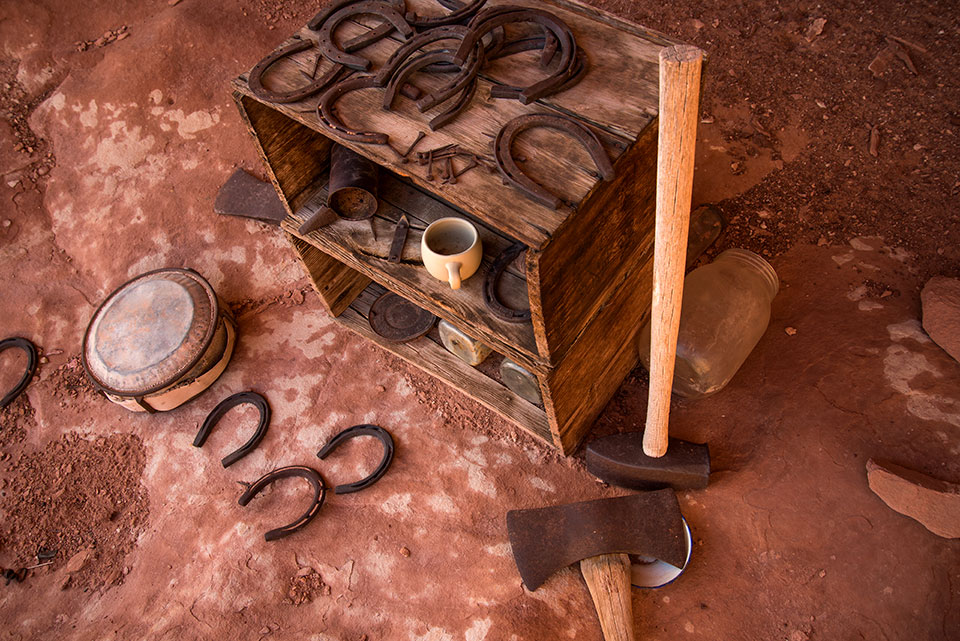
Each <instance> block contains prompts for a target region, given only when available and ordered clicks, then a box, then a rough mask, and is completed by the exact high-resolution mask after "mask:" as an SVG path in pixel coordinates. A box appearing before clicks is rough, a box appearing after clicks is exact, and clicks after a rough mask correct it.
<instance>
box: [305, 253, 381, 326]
mask: <svg viewBox="0 0 960 641" xmlns="http://www.w3.org/2000/svg"><path fill="white" fill-rule="evenodd" d="M288 237H289V239H290V243H291V244H292V245H293V249H294V250H295V251H296V252H297V256H298V257H299V258H300V264H301V265H303V268H304V270H306V272H307V276H309V277H310V281H311V282H312V283H313V288H314V289H315V290H317V293H318V294H320V300H321V301H322V302H323V306H324V307H326V308H327V311H329V312H330V314H331V315H333V316H339V315H340V314H342V313H343V312H344V311H345V310H346V309H347V307H349V306H350V303H352V302H353V301H354V299H356V297H357V296H359V295H360V293H361V292H362V291H363V290H364V289H366V287H367V285H369V284H370V279H369V278H367V277H366V276H364V275H363V274H361V273H359V272H357V271H354V270H353V269H350V268H349V267H347V266H346V265H344V264H343V263H341V262H340V261H339V260H337V259H336V258H333V257H332V256H328V255H327V254H324V253H323V252H322V251H320V250H319V249H317V248H316V247H314V246H313V245H311V244H309V243H307V242H304V241H302V240H300V239H299V238H297V237H296V236H291V235H289V234H288Z"/></svg>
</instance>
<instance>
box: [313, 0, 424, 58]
mask: <svg viewBox="0 0 960 641" xmlns="http://www.w3.org/2000/svg"><path fill="white" fill-rule="evenodd" d="M359 15H373V16H377V17H378V18H382V19H383V20H384V21H385V23H386V24H389V25H391V26H392V28H393V29H395V30H396V31H397V33H399V34H400V36H401V37H402V38H403V39H404V40H407V39H409V38H411V37H412V36H413V35H414V31H413V28H412V27H411V26H410V25H409V24H407V22H406V20H404V19H403V16H401V15H400V12H399V11H397V9H395V8H394V6H391V4H390V3H387V2H381V1H380V0H363V1H362V2H354V3H350V4H347V5H345V6H342V7H340V8H339V9H338V10H337V11H335V12H334V13H333V14H332V15H330V16H328V17H326V19H324V20H323V21H322V24H320V23H319V22H318V23H317V24H318V26H319V29H317V42H318V45H319V47H320V51H322V52H323V55H324V56H326V57H327V59H328V60H330V61H331V62H336V63H339V64H341V65H343V66H345V67H349V68H351V69H354V70H356V71H367V70H368V69H370V65H371V62H370V61H369V60H367V59H366V58H364V57H362V56H357V55H354V54H352V53H348V52H346V51H343V50H341V49H339V48H338V47H337V44H336V43H335V42H334V40H333V32H334V31H335V30H336V29H337V27H338V26H340V24H341V23H343V22H345V21H346V20H347V19H349V18H352V17H353V16H359ZM310 24H313V21H311V22H310ZM310 24H308V25H307V26H308V27H309V26H310ZM310 28H311V29H312V28H313V27H310ZM388 33H389V32H388ZM384 35H386V34H384ZM370 37H371V36H370V35H369V34H367V35H366V38H370ZM379 37H383V36H379ZM364 42H365V44H364V45H363V46H366V45H367V44H370V42H372V40H371V41H370V42H366V41H364ZM351 46H352V47H354V50H357V49H360V48H362V47H360V46H359V45H358V43H357V41H356V39H354V41H352V42H351Z"/></svg>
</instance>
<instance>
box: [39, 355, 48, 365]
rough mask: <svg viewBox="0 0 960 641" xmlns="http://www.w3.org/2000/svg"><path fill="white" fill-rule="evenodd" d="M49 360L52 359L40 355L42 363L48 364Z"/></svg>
mask: <svg viewBox="0 0 960 641" xmlns="http://www.w3.org/2000/svg"><path fill="white" fill-rule="evenodd" d="M49 362H50V359H49V358H47V357H46V356H41V357H40V364H41V365H46V364H47V363H49Z"/></svg>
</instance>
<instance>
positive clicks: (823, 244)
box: [817, 236, 830, 247]
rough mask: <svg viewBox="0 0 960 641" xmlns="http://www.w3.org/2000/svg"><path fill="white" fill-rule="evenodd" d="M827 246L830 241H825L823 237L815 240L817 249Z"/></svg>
mask: <svg viewBox="0 0 960 641" xmlns="http://www.w3.org/2000/svg"><path fill="white" fill-rule="evenodd" d="M829 244H830V241H829V240H827V238H826V237H825V236H821V237H820V238H818V239H817V247H824V246H825V245H829Z"/></svg>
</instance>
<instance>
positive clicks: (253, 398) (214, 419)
mask: <svg viewBox="0 0 960 641" xmlns="http://www.w3.org/2000/svg"><path fill="white" fill-rule="evenodd" d="M244 403H249V404H250V405H253V406H254V407H256V408H257V410H258V411H259V412H260V420H259V422H258V423H257V429H256V431H255V432H254V433H253V436H251V437H250V440H249V441H247V442H246V443H244V444H243V445H242V446H240V447H239V448H237V449H236V450H235V451H233V452H231V453H230V454H228V455H227V456H225V457H224V458H223V460H221V461H220V462H221V463H222V464H223V467H225V468H226V467H230V466H231V465H233V464H234V463H236V462H237V461H239V460H240V459H242V458H243V457H244V456H246V455H247V454H249V453H250V452H252V451H253V450H254V448H255V447H257V445H259V444H260V441H262V440H263V437H264V436H266V434H267V426H268V425H269V424H270V405H269V404H268V403H267V399H266V398H264V397H263V396H261V395H260V394H257V393H256V392H239V393H238V394H234V395H232V396H228V397H227V398H225V399H223V400H222V401H220V402H219V403H218V404H217V406H216V407H214V408H213V411H211V412H210V414H208V415H207V418H206V419H204V421H203V425H201V426H200V431H199V432H197V437H196V438H195V439H193V446H194V447H203V444H204V443H206V442H207V437H208V436H210V432H212V431H213V428H214V426H216V424H217V423H219V422H220V419H221V418H223V415H224V414H226V413H227V412H229V411H230V410H231V409H233V408H234V407H236V406H237V405H243V404H244Z"/></svg>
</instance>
